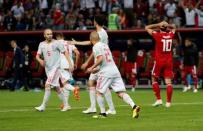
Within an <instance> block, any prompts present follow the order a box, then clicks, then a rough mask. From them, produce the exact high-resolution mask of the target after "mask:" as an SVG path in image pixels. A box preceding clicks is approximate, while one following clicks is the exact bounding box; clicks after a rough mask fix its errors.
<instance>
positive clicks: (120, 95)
mask: <svg viewBox="0 0 203 131" xmlns="http://www.w3.org/2000/svg"><path fill="white" fill-rule="evenodd" d="M116 94H117V95H118V97H120V98H123V95H124V92H117V93H116Z"/></svg>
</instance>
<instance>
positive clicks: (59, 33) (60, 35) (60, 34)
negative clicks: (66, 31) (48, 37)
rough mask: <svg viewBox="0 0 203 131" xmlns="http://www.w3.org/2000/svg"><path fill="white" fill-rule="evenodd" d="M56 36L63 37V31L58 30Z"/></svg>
mask: <svg viewBox="0 0 203 131" xmlns="http://www.w3.org/2000/svg"><path fill="white" fill-rule="evenodd" d="M56 37H62V38H64V35H63V33H61V32H58V33H56Z"/></svg>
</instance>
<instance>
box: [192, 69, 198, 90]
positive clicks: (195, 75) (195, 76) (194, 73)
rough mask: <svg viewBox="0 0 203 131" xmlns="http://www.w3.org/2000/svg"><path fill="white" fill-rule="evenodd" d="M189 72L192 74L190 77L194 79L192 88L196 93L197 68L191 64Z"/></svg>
mask: <svg viewBox="0 0 203 131" xmlns="http://www.w3.org/2000/svg"><path fill="white" fill-rule="evenodd" d="M191 74H192V78H193V81H194V89H193V92H194V93H196V92H197V91H198V90H197V86H198V77H197V68H196V66H193V68H192V70H191Z"/></svg>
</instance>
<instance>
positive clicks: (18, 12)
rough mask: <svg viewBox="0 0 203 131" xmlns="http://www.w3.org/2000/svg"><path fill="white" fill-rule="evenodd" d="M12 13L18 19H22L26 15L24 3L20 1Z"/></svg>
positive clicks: (12, 9)
mask: <svg viewBox="0 0 203 131" xmlns="http://www.w3.org/2000/svg"><path fill="white" fill-rule="evenodd" d="M11 11H12V12H13V15H14V17H15V18H16V19H17V18H21V17H22V16H23V14H24V7H23V6H22V3H21V2H20V1H18V2H17V4H16V5H14V6H12V8H11Z"/></svg>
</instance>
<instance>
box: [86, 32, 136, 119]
mask: <svg viewBox="0 0 203 131" xmlns="http://www.w3.org/2000/svg"><path fill="white" fill-rule="evenodd" d="M90 41H91V43H92V44H93V54H94V64H93V65H92V66H91V67H89V68H88V69H87V72H91V73H96V72H97V76H98V79H97V85H96V90H97V102H98V105H99V107H100V111H101V112H100V114H99V115H95V116H93V118H100V117H102V118H104V117H106V111H105V105H104V98H103V95H104V94H105V92H106V91H107V89H108V87H111V88H112V89H113V91H114V92H116V94H117V95H118V96H119V97H120V98H122V99H123V101H124V102H126V103H127V104H129V105H130V106H131V107H132V109H133V115H132V117H133V118H138V116H139V111H140V107H139V106H137V105H135V103H134V102H133V100H132V99H131V97H130V96H129V95H128V94H127V93H126V88H125V85H124V83H123V80H122V78H121V75H120V72H119V70H118V68H117V66H116V64H115V63H114V60H113V57H112V54H111V51H110V49H109V46H108V45H107V44H104V43H102V42H100V38H99V35H98V33H97V32H96V31H94V32H92V33H91V34H90Z"/></svg>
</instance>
